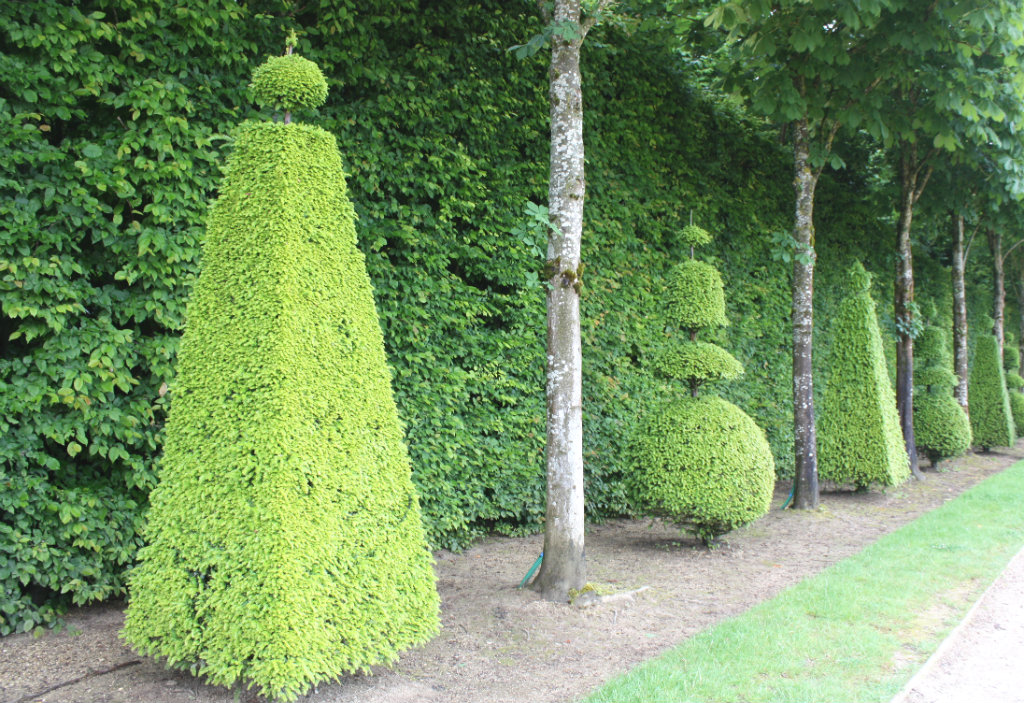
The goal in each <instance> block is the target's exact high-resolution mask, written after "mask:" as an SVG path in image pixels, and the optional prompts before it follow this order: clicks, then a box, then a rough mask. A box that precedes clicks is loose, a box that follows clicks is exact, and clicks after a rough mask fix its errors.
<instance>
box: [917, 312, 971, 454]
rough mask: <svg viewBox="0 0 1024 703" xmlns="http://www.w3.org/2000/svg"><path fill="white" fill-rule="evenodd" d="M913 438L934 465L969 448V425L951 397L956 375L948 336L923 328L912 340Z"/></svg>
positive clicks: (919, 449)
mask: <svg viewBox="0 0 1024 703" xmlns="http://www.w3.org/2000/svg"><path fill="white" fill-rule="evenodd" d="M914 357H915V359H914V363H915V365H914V386H915V388H914V439H915V441H916V442H917V451H918V452H920V453H921V454H924V455H925V456H927V457H928V459H929V460H930V461H931V463H932V465H933V466H934V465H935V464H936V463H938V461H939V460H940V459H944V458H946V457H951V456H959V455H961V454H963V453H964V452H966V451H967V450H968V449H970V447H971V423H970V420H968V419H967V413H965V412H964V409H963V408H962V407H960V404H959V403H957V402H956V398H954V397H953V390H952V389H953V387H955V386H956V382H957V380H956V375H955V374H954V373H953V355H952V353H951V352H950V350H949V337H948V334H947V333H946V332H945V331H943V330H942V329H941V328H939V327H934V326H930V327H925V328H924V330H923V331H922V332H921V334H920V336H918V338H917V339H915V340H914Z"/></svg>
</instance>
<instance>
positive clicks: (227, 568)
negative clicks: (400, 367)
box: [123, 56, 439, 700]
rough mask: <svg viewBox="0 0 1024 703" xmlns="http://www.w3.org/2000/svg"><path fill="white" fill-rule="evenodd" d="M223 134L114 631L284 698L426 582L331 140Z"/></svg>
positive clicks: (410, 637) (253, 126)
mask: <svg viewBox="0 0 1024 703" xmlns="http://www.w3.org/2000/svg"><path fill="white" fill-rule="evenodd" d="M288 58H298V57H297V56H292V57H288ZM271 61H273V60H271ZM265 66H266V64H264V67H265ZM261 68H262V67H261ZM256 74H257V80H258V76H259V74H260V69H257V71H256ZM264 75H265V73H264ZM286 88H287V86H285V89H286ZM284 92H287V90H284ZM234 144H235V146H234V149H233V152H232V156H231V159H230V160H229V162H228V164H227V168H226V172H227V177H226V180H225V181H224V183H223V185H222V186H221V188H220V196H219V198H218V199H217V201H216V203H215V204H214V205H213V206H212V207H211V211H210V217H209V225H208V229H207V236H206V238H205V243H204V246H203V253H202V262H201V264H202V265H201V274H200V276H199V278H198V281H197V282H196V285H195V286H194V288H193V290H192V295H191V299H190V301H189V306H188V323H187V325H186V328H185V333H184V336H183V338H182V341H181V348H180V350H179V354H178V364H177V375H176V377H175V380H174V382H173V384H172V387H171V397H172V398H173V406H172V409H171V412H170V415H169V417H168V421H167V430H166V441H165V443H164V455H163V460H162V463H161V470H160V481H159V484H158V485H157V487H156V489H155V490H154V491H153V493H152V506H151V508H150V510H149V513H148V522H147V527H146V530H145V536H146V542H147V543H146V546H145V547H144V548H143V549H141V550H140V552H139V563H138V565H137V566H136V568H135V569H134V570H133V571H132V575H131V583H130V601H129V607H128V614H127V618H126V622H125V629H124V633H123V636H124V638H125V639H126V640H127V642H128V643H129V644H131V645H132V646H133V647H134V648H136V649H137V650H139V651H140V652H142V653H144V654H147V655H150V656H157V657H162V658H166V659H167V661H168V663H169V664H170V665H172V666H175V667H179V668H188V669H191V670H193V671H194V672H195V673H196V674H198V675H201V676H204V677H206V678H208V679H209V681H211V682H212V683H214V684H219V685H224V686H231V685H233V684H234V683H235V682H236V681H243V682H246V683H251V684H253V685H255V686H256V687H258V689H259V690H260V692H261V694H262V695H264V696H267V697H271V698H275V699H283V700H293V699H295V698H296V697H297V696H299V695H301V694H304V693H305V692H306V691H308V690H309V689H310V688H311V687H312V686H314V685H316V684H318V683H322V682H324V681H328V680H333V679H335V678H337V677H338V676H340V675H342V674H347V673H353V672H356V671H366V670H368V669H369V667H370V666H372V665H375V664H379V663H381V662H390V661H393V660H394V659H395V657H396V656H397V652H399V651H400V650H402V649H404V648H406V647H408V646H410V645H414V644H419V643H422V642H423V641H425V640H426V639H429V638H430V636H432V635H433V634H434V633H435V632H436V631H437V629H438V627H439V622H438V596H437V592H436V590H435V587H434V572H433V557H432V555H431V554H430V552H429V550H428V549H427V544H426V541H425V539H424V535H423V525H422V520H421V517H420V509H419V501H418V497H417V495H416V491H415V489H414V488H413V485H412V480H411V476H410V466H409V457H408V454H407V452H406V449H405V445H404V443H403V438H402V428H401V425H400V423H399V419H398V413H397V408H396V406H395V402H394V399H393V395H392V391H391V374H390V371H389V369H388V367H387V362H386V359H385V355H384V341H383V337H382V335H381V331H380V324H379V322H378V317H377V312H376V309H375V307H374V301H373V294H372V290H371V288H370V281H369V276H368V275H367V273H366V267H365V263H364V257H363V255H362V253H361V252H360V251H359V250H358V249H357V248H356V232H355V222H354V220H355V213H354V210H353V208H352V204H351V202H350V201H349V200H348V196H347V189H346V185H345V178H344V171H343V168H342V162H341V158H340V156H339V153H338V148H337V145H336V142H335V139H334V137H333V136H332V135H331V134H330V133H328V132H325V131H324V130H322V129H320V128H319V127H313V126H309V125H304V124H299V123H291V124H281V123H271V122H253V121H250V122H247V123H245V124H243V125H242V126H241V127H240V128H239V130H238V131H237V133H236V134H235V139H234Z"/></svg>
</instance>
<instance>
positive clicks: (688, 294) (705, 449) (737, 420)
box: [632, 224, 775, 545]
mask: <svg viewBox="0 0 1024 703" xmlns="http://www.w3.org/2000/svg"><path fill="white" fill-rule="evenodd" d="M683 237H684V242H685V243H686V244H688V245H689V246H690V247H691V252H692V251H693V249H692V247H695V246H697V245H699V244H701V243H709V242H710V241H711V235H710V234H709V233H707V232H705V231H704V230H702V229H701V228H698V227H695V226H694V225H692V224H691V225H689V226H688V227H687V228H685V229H684V231H683ZM697 264H700V265H697ZM665 299H666V300H667V301H668V304H667V310H666V311H665V313H666V316H667V322H668V325H669V329H670V331H671V332H672V333H673V336H672V337H671V338H670V339H669V341H668V344H667V347H666V348H665V349H663V350H662V352H661V353H660V354H659V355H658V356H656V357H655V360H654V368H655V370H656V371H658V372H660V373H661V374H662V375H664V376H666V377H668V378H669V379H672V380H675V381H677V382H681V383H680V384H678V385H679V386H682V385H683V384H685V390H686V391H687V394H686V395H685V396H682V394H681V390H682V389H681V388H677V389H676V390H675V392H674V394H673V395H674V396H675V397H670V398H669V400H668V401H667V402H664V403H660V404H658V405H657V406H656V407H655V408H654V409H653V410H651V411H650V412H649V414H648V415H647V417H646V418H645V419H644V420H643V422H642V423H641V424H640V426H639V427H638V428H637V431H636V436H635V439H634V444H635V446H634V449H633V452H634V457H635V464H634V467H635V468H634V476H633V479H632V484H633V485H634V486H635V490H636V495H637V499H638V502H639V503H640V505H642V506H643V507H644V508H645V509H646V510H648V511H652V512H653V513H655V514H659V515H664V516H666V517H668V518H669V519H671V520H673V521H674V522H676V523H678V524H680V525H683V526H685V527H687V528H688V529H691V530H693V531H694V532H695V533H696V535H697V536H698V537H699V538H700V539H701V541H703V542H704V544H706V545H711V544H712V543H713V542H714V540H715V539H716V538H717V537H718V536H719V535H722V534H724V533H726V532H729V531H730V530H733V529H735V528H737V527H740V526H741V525H745V524H747V523H748V522H751V521H753V520H756V519H757V518H759V517H760V516H762V515H764V514H765V513H766V512H768V508H769V506H770V504H771V498H772V489H773V488H774V486H775V463H774V462H773V461H772V454H771V448H770V447H769V446H768V440H767V439H766V438H765V435H764V431H763V430H762V429H761V428H760V427H758V426H757V424H756V423H755V422H754V421H753V420H751V419H750V417H749V416H748V415H747V414H746V413H744V412H743V411H742V410H740V409H739V408H738V407H736V406H735V405H733V404H732V403H730V402H728V401H726V400H723V399H721V398H716V397H714V396H705V397H703V398H702V397H698V395H697V394H698V389H699V388H700V386H701V385H703V384H704V383H705V382H706V381H718V380H722V379H729V378H734V377H736V376H739V375H740V374H742V373H743V366H742V365H741V364H740V363H739V362H738V361H737V360H736V359H735V358H733V356H732V355H731V354H729V352H727V351H725V350H724V349H722V348H721V347H719V346H718V345H716V344H711V343H708V342H698V341H696V339H695V337H696V334H697V329H696V328H698V327H711V326H714V325H723V324H725V322H726V320H725V317H724V311H725V300H724V290H723V287H722V278H721V276H719V275H718V272H717V271H716V270H715V268H714V267H713V266H710V265H708V264H701V263H700V262H698V261H696V260H694V259H690V260H687V261H685V262H683V263H682V264H681V265H679V266H677V267H676V268H675V269H674V270H673V271H672V273H671V275H670V276H669V278H668V282H667V285H666V292H665ZM708 310H711V311H714V312H713V313H712V314H710V315H709V314H707V312H708ZM717 311H721V313H720V314H719V313H718V312H717ZM702 316H703V317H702ZM687 337H689V339H687Z"/></svg>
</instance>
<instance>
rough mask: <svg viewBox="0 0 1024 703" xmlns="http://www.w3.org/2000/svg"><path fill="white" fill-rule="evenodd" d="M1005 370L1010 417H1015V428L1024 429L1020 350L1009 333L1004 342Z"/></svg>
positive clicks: (1014, 338)
mask: <svg viewBox="0 0 1024 703" xmlns="http://www.w3.org/2000/svg"><path fill="white" fill-rule="evenodd" d="M1003 368H1004V369H1005V371H1006V373H1005V377H1006V392H1007V393H1008V394H1009V397H1010V415H1011V416H1012V417H1013V426H1014V428H1015V429H1016V428H1018V427H1024V393H1022V392H1021V391H1022V389H1024V378H1021V375H1020V374H1019V373H1018V372H1017V370H1018V369H1019V368H1020V350H1019V349H1018V348H1017V339H1016V337H1014V336H1013V335H1012V334H1010V333H1007V334H1006V339H1005V340H1003Z"/></svg>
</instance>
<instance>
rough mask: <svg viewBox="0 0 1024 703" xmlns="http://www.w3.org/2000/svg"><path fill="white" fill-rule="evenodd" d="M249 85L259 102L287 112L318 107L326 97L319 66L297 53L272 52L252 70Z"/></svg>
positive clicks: (323, 80) (325, 81)
mask: <svg viewBox="0 0 1024 703" xmlns="http://www.w3.org/2000/svg"><path fill="white" fill-rule="evenodd" d="M249 89H250V90H251V91H252V95H253V98H254V99H255V100H256V102H257V103H258V104H260V105H262V106H263V107H270V108H273V109H275V110H281V111H287V112H290V111H292V110H295V109H299V108H309V109H313V108H317V107H320V106H321V105H323V104H324V101H325V100H327V79H325V78H324V74H323V73H322V72H321V71H320V67H319V66H317V65H316V64H315V63H313V62H312V61H310V60H309V59H305V58H303V57H301V56H299V55H298V54H289V55H287V56H271V57H270V58H269V59H267V60H266V61H265V62H264V63H263V64H261V65H260V66H258V67H257V68H256V70H255V71H253V73H252V83H250V84H249Z"/></svg>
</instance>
